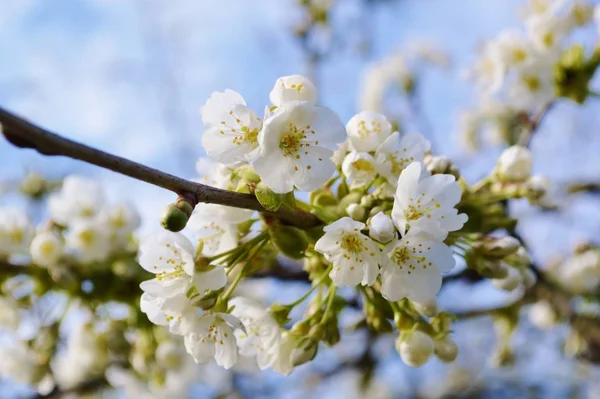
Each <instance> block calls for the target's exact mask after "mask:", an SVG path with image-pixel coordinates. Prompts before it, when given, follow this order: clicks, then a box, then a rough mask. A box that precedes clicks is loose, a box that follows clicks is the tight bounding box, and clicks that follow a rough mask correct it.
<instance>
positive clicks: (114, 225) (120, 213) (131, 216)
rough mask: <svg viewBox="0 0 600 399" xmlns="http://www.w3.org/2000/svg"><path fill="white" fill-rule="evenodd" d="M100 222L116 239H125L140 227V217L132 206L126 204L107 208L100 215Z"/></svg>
mask: <svg viewBox="0 0 600 399" xmlns="http://www.w3.org/2000/svg"><path fill="white" fill-rule="evenodd" d="M98 221H99V222H100V223H103V224H104V225H105V226H106V228H107V229H108V230H109V231H110V233H111V235H112V236H113V237H114V238H116V239H123V238H126V237H127V236H128V235H129V234H131V233H133V232H134V231H135V229H137V228H138V227H139V226H140V215H139V214H138V213H137V211H136V210H135V208H134V207H133V206H132V205H131V204H129V203H127V202H124V203H121V204H117V205H108V206H105V207H104V208H103V209H102V210H101V211H100V213H99V214H98Z"/></svg>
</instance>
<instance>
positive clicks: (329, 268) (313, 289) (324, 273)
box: [284, 265, 333, 308]
mask: <svg viewBox="0 0 600 399" xmlns="http://www.w3.org/2000/svg"><path fill="white" fill-rule="evenodd" d="M331 269H333V265H329V267H328V268H327V270H325V272H323V275H322V276H321V277H320V278H319V279H318V280H317V281H316V283H315V284H314V285H313V286H312V287H311V289H310V290H308V291H307V292H306V294H304V295H302V296H301V297H300V298H298V299H297V300H295V301H294V302H292V303H289V304H287V305H284V306H289V307H292V308H293V307H294V306H298V305H299V304H301V303H302V302H304V301H305V300H306V298H308V297H309V296H310V294H312V293H313V292H314V291H315V290H316V289H317V288H318V287H320V286H321V284H322V283H323V282H324V281H325V280H326V279H327V277H329V272H331Z"/></svg>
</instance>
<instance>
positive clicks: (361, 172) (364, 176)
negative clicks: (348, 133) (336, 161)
mask: <svg viewBox="0 0 600 399" xmlns="http://www.w3.org/2000/svg"><path fill="white" fill-rule="evenodd" d="M342 172H344V175H346V177H348V179H350V188H352V189H354V188H359V187H363V186H365V185H367V184H369V183H371V182H372V181H373V179H374V178H375V176H377V165H376V163H375V159H374V158H373V157H372V156H371V155H370V154H369V153H367V152H351V153H349V154H348V155H347V156H346V158H345V159H344V162H343V163H342Z"/></svg>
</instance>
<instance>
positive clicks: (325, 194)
mask: <svg viewBox="0 0 600 399" xmlns="http://www.w3.org/2000/svg"><path fill="white" fill-rule="evenodd" d="M309 200H310V203H311V204H312V205H313V206H335V205H337V204H338V200H337V198H335V197H334V195H333V193H332V192H331V191H329V190H325V189H318V190H315V191H313V192H312V193H310V194H309Z"/></svg>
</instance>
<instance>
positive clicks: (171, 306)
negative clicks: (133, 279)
mask: <svg viewBox="0 0 600 399" xmlns="http://www.w3.org/2000/svg"><path fill="white" fill-rule="evenodd" d="M150 281H152V280H150ZM142 284H143V283H142ZM140 310H141V311H142V312H143V313H145V314H146V316H148V320H150V321H151V322H152V323H154V324H156V325H159V326H168V327H169V331H170V332H171V333H173V334H177V335H185V334H187V333H189V332H192V331H193V329H194V325H195V322H196V318H197V313H196V308H195V307H194V306H193V305H192V303H191V301H190V300H189V299H188V298H187V297H186V296H185V295H183V294H179V295H175V296H171V297H167V298H165V297H160V296H155V295H152V294H150V293H148V292H144V293H143V294H142V297H141V299H140Z"/></svg>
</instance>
